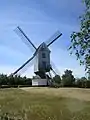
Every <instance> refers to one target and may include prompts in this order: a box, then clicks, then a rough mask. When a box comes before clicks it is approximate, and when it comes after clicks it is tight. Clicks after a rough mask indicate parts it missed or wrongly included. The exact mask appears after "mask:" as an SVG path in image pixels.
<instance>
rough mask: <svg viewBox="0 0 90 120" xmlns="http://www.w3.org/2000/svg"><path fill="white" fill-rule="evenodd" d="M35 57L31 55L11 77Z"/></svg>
mask: <svg viewBox="0 0 90 120" xmlns="http://www.w3.org/2000/svg"><path fill="white" fill-rule="evenodd" d="M34 57H35V55H33V56H32V57H31V58H29V59H28V60H27V61H26V62H25V63H24V64H23V65H22V66H21V67H19V68H18V69H17V70H16V71H15V72H13V73H12V75H15V74H17V73H18V72H19V71H20V70H21V69H23V68H24V67H25V66H26V65H27V64H28V63H29V62H30V61H31V60H33V59H34Z"/></svg>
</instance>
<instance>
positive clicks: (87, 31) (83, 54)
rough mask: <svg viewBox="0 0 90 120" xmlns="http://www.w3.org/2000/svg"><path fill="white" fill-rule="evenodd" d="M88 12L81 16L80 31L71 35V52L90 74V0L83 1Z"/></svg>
mask: <svg viewBox="0 0 90 120" xmlns="http://www.w3.org/2000/svg"><path fill="white" fill-rule="evenodd" d="M83 1H84V4H85V6H86V10H85V12H84V14H83V15H82V16H80V24H81V25H80V31H79V32H73V33H72V34H71V45H70V47H69V50H71V52H70V53H71V54H72V53H74V54H75V55H76V57H77V59H79V60H80V65H85V70H86V71H87V72H88V73H89V74H90V0H83Z"/></svg>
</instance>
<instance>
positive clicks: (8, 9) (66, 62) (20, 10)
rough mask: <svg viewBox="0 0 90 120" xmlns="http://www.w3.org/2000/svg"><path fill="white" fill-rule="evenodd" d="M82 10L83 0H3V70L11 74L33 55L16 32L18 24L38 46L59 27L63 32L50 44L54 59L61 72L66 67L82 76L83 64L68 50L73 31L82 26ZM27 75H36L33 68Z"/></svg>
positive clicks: (0, 13) (0, 23)
mask: <svg viewBox="0 0 90 120" xmlns="http://www.w3.org/2000/svg"><path fill="white" fill-rule="evenodd" d="M83 11H84V5H83V4H82V0H0V73H7V74H10V73H11V72H13V71H14V70H15V69H16V68H18V67H19V66H20V65H22V64H23V63H24V62H25V61H26V60H27V59H28V58H29V57H30V56H31V55H32V52H31V50H30V49H29V48H28V47H27V46H26V45H25V44H24V43H23V42H22V40H21V39H20V37H19V36H18V35H17V34H16V33H15V32H14V29H15V28H16V27H17V26H18V25H19V26H20V27H21V28H22V29H23V31H24V32H25V33H26V34H27V36H28V37H29V38H30V39H31V41H32V42H33V43H34V44H35V45H36V46H38V45H39V44H40V43H41V42H43V41H46V40H48V39H49V38H50V37H51V36H52V35H53V34H54V33H55V32H56V31H57V30H59V31H60V32H62V34H63V35H62V36H61V37H60V38H59V39H58V40H57V41H56V42H55V43H54V44H52V45H51V46H50V49H51V51H52V52H51V59H52V61H53V62H54V63H55V65H56V67H57V68H58V70H59V71H60V73H61V74H62V73H63V72H64V70H65V69H66V68H67V69H71V70H73V74H74V75H75V76H76V77H80V76H83V75H84V67H82V66H80V65H79V62H78V61H77V60H76V58H75V56H70V55H69V51H67V48H68V46H69V44H70V34H71V33H72V31H78V30H79V19H78V17H79V15H81V14H82V13H83ZM24 75H27V76H31V75H33V68H30V69H29V71H27V72H26V73H24Z"/></svg>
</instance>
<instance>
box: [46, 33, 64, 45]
mask: <svg viewBox="0 0 90 120" xmlns="http://www.w3.org/2000/svg"><path fill="white" fill-rule="evenodd" d="M61 35H62V33H60V32H59V31H57V32H56V33H55V34H54V35H53V36H52V37H51V38H50V39H48V40H47V41H46V42H45V43H46V45H47V47H48V46H50V45H51V44H52V43H53V42H55V41H56V40H57V39H58V38H59V37H60V36H61Z"/></svg>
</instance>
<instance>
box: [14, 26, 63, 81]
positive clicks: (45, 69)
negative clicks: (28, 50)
mask: <svg viewBox="0 0 90 120" xmlns="http://www.w3.org/2000/svg"><path fill="white" fill-rule="evenodd" d="M15 31H16V33H17V34H18V35H19V36H20V37H21V38H22V40H24V42H25V43H26V44H27V45H28V46H29V47H32V48H33V49H34V54H33V56H32V57H30V58H29V59H28V60H27V61H26V62H25V63H24V64H23V65H22V66H21V67H19V68H18V69H17V70H16V71H15V72H13V73H12V75H16V74H18V73H19V72H20V71H22V70H23V69H24V67H25V66H27V65H28V64H30V62H31V61H32V60H33V59H34V73H35V74H36V75H38V76H39V77H40V78H41V79H46V78H47V77H48V76H50V71H51V70H52V71H53V73H54V74H56V72H55V71H54V69H53V68H52V65H51V62H50V53H51V51H50V50H49V46H50V45H51V44H52V43H54V42H55V41H56V40H57V39H58V38H59V37H60V36H61V35H62V33H60V32H59V31H57V32H56V33H55V34H54V35H53V36H52V37H51V38H50V39H49V40H48V41H46V42H43V43H41V44H40V45H39V47H38V48H37V47H36V46H35V45H34V44H33V43H32V42H31V40H30V39H29V38H28V37H27V35H26V34H25V33H24V32H23V30H22V29H21V28H20V27H19V26H18V27H17V28H16V29H15ZM47 73H49V75H47Z"/></svg>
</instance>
